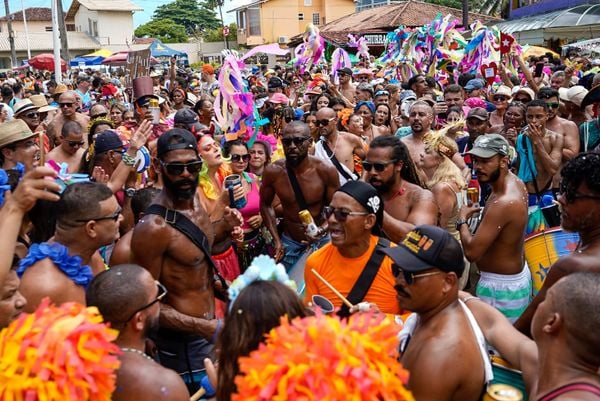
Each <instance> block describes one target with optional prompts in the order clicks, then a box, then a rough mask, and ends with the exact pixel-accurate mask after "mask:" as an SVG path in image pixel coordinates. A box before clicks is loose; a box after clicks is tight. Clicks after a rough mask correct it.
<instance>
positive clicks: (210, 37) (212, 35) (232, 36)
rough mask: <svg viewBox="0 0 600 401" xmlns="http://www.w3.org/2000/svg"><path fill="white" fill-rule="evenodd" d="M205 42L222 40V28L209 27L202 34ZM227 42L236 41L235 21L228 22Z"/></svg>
mask: <svg viewBox="0 0 600 401" xmlns="http://www.w3.org/2000/svg"><path fill="white" fill-rule="evenodd" d="M202 36H203V38H204V40H205V41H206V42H222V41H223V28H217V29H211V30H210V31H207V32H206V33H205V34H204V35H202ZM227 40H228V41H229V43H235V42H237V24H236V23H235V22H233V23H231V24H229V35H227Z"/></svg>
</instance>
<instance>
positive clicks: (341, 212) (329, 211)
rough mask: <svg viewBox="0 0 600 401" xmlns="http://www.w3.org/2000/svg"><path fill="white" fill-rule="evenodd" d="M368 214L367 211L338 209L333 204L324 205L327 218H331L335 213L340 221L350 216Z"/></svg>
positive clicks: (324, 213)
mask: <svg viewBox="0 0 600 401" xmlns="http://www.w3.org/2000/svg"><path fill="white" fill-rule="evenodd" d="M368 214H369V213H367V212H351V211H349V210H345V209H338V208H335V207H333V206H324V207H323V215H324V216H325V218H326V219H328V218H330V217H331V215H334V216H335V219H336V220H337V221H338V222H340V223H343V222H345V221H346V220H348V217H349V216H366V215H368Z"/></svg>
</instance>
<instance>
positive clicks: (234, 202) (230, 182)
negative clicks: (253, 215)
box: [225, 174, 247, 209]
mask: <svg viewBox="0 0 600 401" xmlns="http://www.w3.org/2000/svg"><path fill="white" fill-rule="evenodd" d="M241 184H242V177H241V176H240V175H239V174H231V175H228V176H227V177H225V188H227V189H228V190H229V204H230V205H231V207H234V208H236V209H242V208H244V206H246V203H247V201H246V197H245V196H243V197H241V198H240V199H233V188H234V187H235V186H237V185H241Z"/></svg>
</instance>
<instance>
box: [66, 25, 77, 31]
mask: <svg viewBox="0 0 600 401" xmlns="http://www.w3.org/2000/svg"><path fill="white" fill-rule="evenodd" d="M67 32H75V24H67Z"/></svg>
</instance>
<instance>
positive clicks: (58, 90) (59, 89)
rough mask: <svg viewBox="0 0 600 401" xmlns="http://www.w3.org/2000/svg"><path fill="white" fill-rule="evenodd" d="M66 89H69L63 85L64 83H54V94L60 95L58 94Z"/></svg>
mask: <svg viewBox="0 0 600 401" xmlns="http://www.w3.org/2000/svg"><path fill="white" fill-rule="evenodd" d="M68 90H69V89H68V88H67V85H65V84H58V85H56V89H54V94H55V95H60V94H63V93H65V92H66V91H68Z"/></svg>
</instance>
